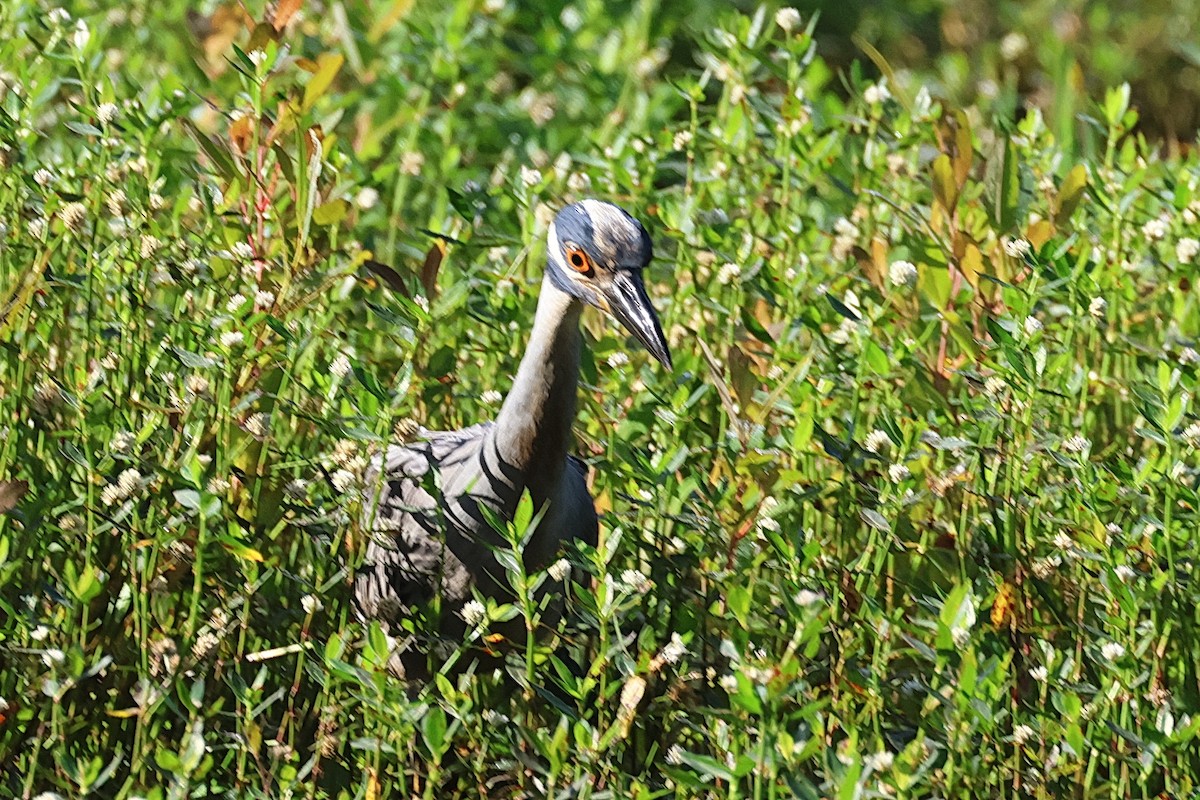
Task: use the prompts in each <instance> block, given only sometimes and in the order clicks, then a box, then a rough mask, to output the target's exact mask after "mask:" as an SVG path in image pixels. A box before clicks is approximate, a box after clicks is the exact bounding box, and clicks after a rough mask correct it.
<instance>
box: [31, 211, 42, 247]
mask: <svg viewBox="0 0 1200 800" xmlns="http://www.w3.org/2000/svg"><path fill="white" fill-rule="evenodd" d="M29 235H30V236H32V237H33V238H34V239H36V240H37V241H39V242H40V241H42V240H44V239H45V238H46V220H45V218H43V217H37V218H36V219H31V220H29Z"/></svg>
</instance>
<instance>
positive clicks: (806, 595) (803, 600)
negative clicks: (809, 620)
mask: <svg viewBox="0 0 1200 800" xmlns="http://www.w3.org/2000/svg"><path fill="white" fill-rule="evenodd" d="M792 599H793V600H794V601H795V602H796V605H798V606H800V607H801V608H808V607H809V606H815V605H816V604H817V603H820V602H821V601H822V600H824V599H825V598H824V596H823V595H822V594H821V593H820V592H814V591H812V590H811V589H801V590H800V591H798V592H796V596H795V597H793V598H792Z"/></svg>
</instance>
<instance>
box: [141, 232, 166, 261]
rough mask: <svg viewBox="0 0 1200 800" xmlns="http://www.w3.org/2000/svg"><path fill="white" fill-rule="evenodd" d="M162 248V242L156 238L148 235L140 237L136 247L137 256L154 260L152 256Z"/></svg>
mask: <svg viewBox="0 0 1200 800" xmlns="http://www.w3.org/2000/svg"><path fill="white" fill-rule="evenodd" d="M161 246H162V242H161V241H160V240H159V238H158V237H157V236H152V235H150V234H148V233H146V234H143V235H142V241H141V244H140V246H139V247H138V255H140V256H141V257H142V258H145V259H150V258H154V254H155V253H157V252H158V248H159V247H161Z"/></svg>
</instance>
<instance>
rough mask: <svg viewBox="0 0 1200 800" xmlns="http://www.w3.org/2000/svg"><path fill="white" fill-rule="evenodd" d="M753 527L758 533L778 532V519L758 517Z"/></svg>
mask: <svg viewBox="0 0 1200 800" xmlns="http://www.w3.org/2000/svg"><path fill="white" fill-rule="evenodd" d="M754 527H755V529H756V530H757V531H758V533H759V535H765V534H767V533H779V531H780V525H779V520H777V519H771V518H770V517H759V518H758V519H757V520H755V522H754Z"/></svg>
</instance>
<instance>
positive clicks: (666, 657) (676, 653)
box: [659, 633, 687, 664]
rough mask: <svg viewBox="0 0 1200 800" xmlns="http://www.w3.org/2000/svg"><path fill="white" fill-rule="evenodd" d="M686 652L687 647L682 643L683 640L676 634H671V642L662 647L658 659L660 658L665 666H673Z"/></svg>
mask: <svg viewBox="0 0 1200 800" xmlns="http://www.w3.org/2000/svg"><path fill="white" fill-rule="evenodd" d="M686 652H687V645H685V644H684V643H683V639H682V638H680V636H679V634H678V633H672V634H671V641H669V642H667V643H666V645H664V646H663V649H662V653H660V654H659V658H661V659H662V660H663V661H664V662H665V663H667V664H674V663H676V662H677V661H679V659H681V658H683V654H684V653H686Z"/></svg>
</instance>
